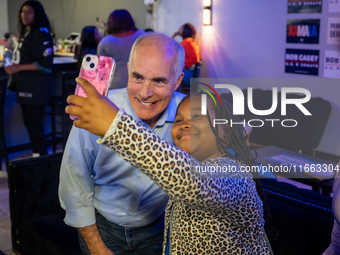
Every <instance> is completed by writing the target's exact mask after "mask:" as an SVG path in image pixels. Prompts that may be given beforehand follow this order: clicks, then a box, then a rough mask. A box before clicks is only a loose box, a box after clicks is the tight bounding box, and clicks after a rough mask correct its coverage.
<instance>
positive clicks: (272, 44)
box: [155, 0, 340, 155]
mask: <svg viewBox="0 0 340 255" xmlns="http://www.w3.org/2000/svg"><path fill="white" fill-rule="evenodd" d="M328 2H329V1H323V11H322V13H320V14H287V0H275V1H273V0H255V1H249V0H237V1H235V0H214V1H213V8H212V12H213V13H212V17H213V20H212V26H203V25H202V18H201V17H202V13H201V10H202V7H201V4H202V1H200V0H186V1H180V0H161V2H160V3H159V6H158V10H157V11H158V13H157V19H155V22H156V23H157V24H155V27H157V28H158V29H159V30H160V31H163V32H165V33H166V34H168V35H171V34H172V33H173V32H174V31H175V30H176V29H177V27H179V26H180V25H181V24H183V23H185V22H187V21H192V23H193V24H194V25H195V26H196V28H197V30H199V31H200V35H201V40H202V58H203V68H202V72H201V77H210V78H228V77H233V78H269V77H272V78H282V79H279V80H277V82H278V84H271V83H270V82H268V83H265V84H258V85H255V86H253V87H254V88H262V89H270V90H271V88H272V87H274V86H277V87H289V86H292V85H293V84H294V86H298V87H304V88H307V89H309V90H310V92H311V94H312V97H318V96H319V97H322V98H323V99H325V100H328V101H330V103H331V104H332V106H333V109H332V113H331V116H330V119H329V121H328V123H327V127H326V130H325V132H324V135H323V138H322V141H321V143H320V145H319V146H318V148H317V150H319V151H322V152H326V153H330V154H334V155H340V134H339V130H340V100H339V97H338V95H340V80H339V79H326V78H321V77H322V75H323V59H324V50H325V49H327V50H340V46H339V45H338V46H336V45H327V44H326V33H327V23H328V17H339V16H340V13H328ZM287 19H321V24H320V43H319V45H307V44H287V43H286V21H287ZM285 48H296V49H319V50H320V67H319V77H318V78H313V77H312V76H304V75H297V74H286V73H284V68H285V66H284V61H285ZM284 78H293V80H287V79H284ZM302 78H311V79H310V80H309V81H308V82H306V81H307V80H305V79H303V80H300V79H302ZM245 87H246V85H245Z"/></svg>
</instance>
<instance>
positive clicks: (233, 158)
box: [66, 78, 271, 255]
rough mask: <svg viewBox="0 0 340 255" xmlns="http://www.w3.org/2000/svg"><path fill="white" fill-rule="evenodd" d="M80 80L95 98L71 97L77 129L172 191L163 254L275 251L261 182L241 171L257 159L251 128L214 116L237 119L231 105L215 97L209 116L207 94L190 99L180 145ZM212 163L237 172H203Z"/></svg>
mask: <svg viewBox="0 0 340 255" xmlns="http://www.w3.org/2000/svg"><path fill="white" fill-rule="evenodd" d="M77 82H78V83H80V85H82V86H83V88H84V89H85V91H86V93H87V95H88V98H86V99H85V98H79V97H77V96H70V97H69V98H68V103H69V104H72V105H73V106H72V105H70V106H68V107H67V108H66V112H67V113H69V114H73V115H76V116H78V117H79V118H80V119H79V120H76V121H75V122H74V124H75V126H77V127H80V128H85V129H87V130H89V131H90V132H92V133H94V134H97V135H101V136H104V137H102V138H100V139H99V140H98V142H99V143H104V144H105V145H107V146H108V147H110V148H112V149H114V150H116V151H117V152H118V153H119V154H120V156H121V157H122V158H124V159H125V160H127V161H128V162H129V163H131V164H132V165H133V166H135V167H137V168H139V169H140V170H141V171H142V172H144V173H145V174H146V175H148V176H149V177H150V178H151V179H152V180H153V181H154V182H156V183H157V184H158V185H159V186H160V187H161V188H162V189H163V190H164V191H165V192H167V194H168V195H169V197H170V199H169V202H168V206H167V208H166V220H165V230H164V231H165V232H164V233H165V234H164V247H163V254H256V255H259V254H270V253H271V251H270V245H269V242H268V241H267V238H266V234H265V230H264V223H265V222H264V219H263V202H262V201H261V198H260V197H259V195H258V192H257V187H256V186H257V185H256V183H255V181H254V180H253V176H252V174H251V173H250V172H247V171H241V168H242V167H243V168H244V167H245V165H250V164H251V163H252V158H251V154H250V152H249V150H248V147H247V146H246V143H245V138H244V135H245V134H244V130H243V129H241V128H239V127H236V126H234V127H232V128H230V127H229V126H228V125H224V126H223V128H222V129H221V128H217V126H216V127H214V126H213V125H212V121H211V119H213V118H220V119H222V118H223V119H230V118H232V119H233V121H237V119H236V118H235V117H234V116H232V115H231V109H230V107H229V105H228V104H227V102H225V101H223V105H222V106H219V105H217V106H216V107H212V106H213V105H212V103H211V101H209V104H208V112H207V115H201V96H200V95H195V96H192V97H187V98H185V99H184V100H183V101H182V102H181V104H180V105H179V107H178V110H177V113H176V118H175V123H174V126H173V128H172V133H171V134H172V137H173V140H174V142H175V144H176V146H178V147H176V146H173V145H171V144H169V143H168V142H167V141H164V140H162V139H161V138H159V137H158V136H157V135H155V134H154V133H152V132H151V131H150V130H149V129H147V128H146V127H144V125H143V123H141V122H137V121H135V120H134V119H133V117H131V116H129V115H127V114H126V113H125V112H124V109H120V110H119V109H118V108H117V107H116V106H115V105H113V104H112V103H111V102H110V101H109V100H107V99H106V98H105V97H102V96H100V95H99V94H98V93H97V92H96V91H95V90H94V89H93V87H92V86H91V85H90V84H89V83H88V82H86V81H85V80H83V79H79V78H78V79H77ZM112 120H113V122H112ZM228 147H232V148H233V149H234V150H235V153H232V152H229V151H228V150H227V148H228ZM189 153H190V154H189ZM233 154H234V155H233ZM209 167H210V169H212V167H215V169H218V168H220V169H223V167H225V168H224V169H226V168H229V169H233V171H226V172H223V173H218V174H216V172H212V173H211V175H210V173H208V172H207V171H204V170H202V171H201V170H200V169H206V168H209ZM221 177H223V178H221Z"/></svg>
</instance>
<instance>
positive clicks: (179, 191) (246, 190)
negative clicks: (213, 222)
mask: <svg viewBox="0 0 340 255" xmlns="http://www.w3.org/2000/svg"><path fill="white" fill-rule="evenodd" d="M77 83H79V84H80V85H82V86H83V88H84V90H85V92H86V93H87V95H88V97H87V98H80V97H78V96H70V97H69V98H68V103H70V104H73V105H77V106H72V105H70V106H67V108H66V112H67V113H69V114H73V115H76V116H79V119H78V120H76V121H75V122H74V125H75V126H76V127H80V128H85V129H87V130H88V131H90V132H91V133H94V134H96V135H100V136H103V135H105V136H104V137H103V138H102V139H101V142H103V143H105V144H106V145H107V146H109V147H110V148H112V149H114V150H116V151H117V153H119V154H120V156H121V157H122V158H124V159H125V160H127V161H128V162H129V163H130V164H132V165H133V166H135V167H137V168H139V169H140V170H141V171H143V172H144V173H145V174H147V175H148V176H149V177H150V178H151V179H152V180H153V181H155V183H156V184H157V185H158V186H160V187H161V188H162V189H163V190H164V191H165V192H166V193H167V194H169V195H170V196H171V197H173V198H174V199H176V200H179V201H181V202H183V203H185V204H186V205H188V206H190V207H193V208H197V209H201V210H202V209H203V210H209V211H212V209H213V211H214V212H222V213H223V214H229V213H232V212H235V210H241V209H242V208H249V205H252V204H253V205H254V207H255V206H256V207H257V206H261V203H260V204H256V203H258V201H256V199H255V198H254V197H256V196H254V194H257V193H256V187H255V183H254V181H253V180H252V178H251V174H250V173H249V175H246V174H244V173H241V172H238V173H233V174H227V173H224V174H225V175H224V176H221V175H219V176H216V175H215V176H213V177H211V176H209V175H207V174H205V176H204V175H202V174H200V173H199V172H198V170H197V169H204V167H211V166H212V165H215V166H216V167H217V166H220V167H222V168H223V166H234V167H235V168H236V169H239V168H240V165H239V164H238V163H237V162H236V161H234V160H231V159H227V158H219V159H218V160H215V161H210V162H209V163H201V162H198V161H197V160H196V159H193V158H190V155H189V154H187V153H186V152H183V151H182V150H180V149H179V148H177V147H176V146H174V145H172V144H170V143H168V142H167V141H165V140H163V139H161V138H160V137H158V136H157V135H155V134H154V133H153V132H151V131H150V130H149V129H147V128H146V127H145V126H144V125H143V124H142V123H141V122H136V121H135V120H134V119H133V118H132V117H131V116H128V115H127V114H125V113H124V112H123V111H122V110H121V111H120V112H119V113H118V108H117V107H116V106H115V105H114V104H113V103H112V102H110V101H109V100H108V99H107V98H105V97H102V96H100V95H99V94H98V93H97V92H96V91H95V89H94V88H93V87H92V86H91V85H90V84H89V83H88V82H87V81H86V80H84V79H81V78H77ZM113 120H114V121H113ZM111 124H112V125H111ZM226 164H227V165H226ZM221 177H228V178H221ZM244 177H249V178H244ZM256 211H257V210H256ZM254 213H255V211H254ZM233 215H234V214H233Z"/></svg>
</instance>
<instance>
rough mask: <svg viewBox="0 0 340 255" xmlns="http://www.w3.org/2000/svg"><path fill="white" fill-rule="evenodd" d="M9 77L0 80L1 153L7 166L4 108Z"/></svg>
mask: <svg viewBox="0 0 340 255" xmlns="http://www.w3.org/2000/svg"><path fill="white" fill-rule="evenodd" d="M7 80H8V79H7V78H3V79H1V80H0V153H1V159H2V158H4V159H5V163H6V167H8V163H9V161H8V152H7V146H6V139H5V131H4V108H5V98H6V90H7ZM1 161H2V160H0V170H1V165H2V164H1Z"/></svg>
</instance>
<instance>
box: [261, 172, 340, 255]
mask: <svg viewBox="0 0 340 255" xmlns="http://www.w3.org/2000/svg"><path fill="white" fill-rule="evenodd" d="M260 182H261V186H262V188H263V189H264V191H265V194H266V204H267V206H268V208H269V210H270V213H271V216H272V219H271V221H269V225H270V227H272V228H274V229H275V230H276V231H275V232H276V233H278V235H277V237H276V238H274V237H273V236H271V235H268V236H269V240H270V244H271V246H272V248H273V252H274V254H275V255H301V254H308V255H320V254H322V252H323V251H325V250H326V248H327V247H328V246H329V244H330V242H331V232H332V228H333V221H334V217H333V213H332V198H331V197H329V196H323V195H321V194H319V193H318V192H316V191H312V190H306V189H301V188H298V187H296V186H294V185H291V184H288V183H284V182H278V181H276V180H273V179H264V178H262V179H261V180H260Z"/></svg>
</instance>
